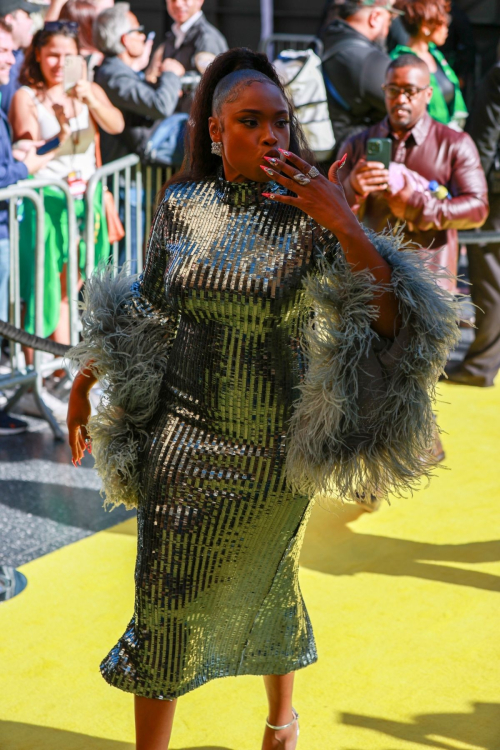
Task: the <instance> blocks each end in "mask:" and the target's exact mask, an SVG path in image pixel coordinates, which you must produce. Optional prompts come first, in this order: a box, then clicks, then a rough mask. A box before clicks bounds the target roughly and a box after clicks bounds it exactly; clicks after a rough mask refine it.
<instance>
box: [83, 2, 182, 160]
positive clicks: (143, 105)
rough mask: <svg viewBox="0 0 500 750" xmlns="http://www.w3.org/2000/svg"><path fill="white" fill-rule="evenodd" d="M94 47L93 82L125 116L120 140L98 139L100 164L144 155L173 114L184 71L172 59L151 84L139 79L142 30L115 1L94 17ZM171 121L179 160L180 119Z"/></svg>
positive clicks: (126, 7)
mask: <svg viewBox="0 0 500 750" xmlns="http://www.w3.org/2000/svg"><path fill="white" fill-rule="evenodd" d="M94 39H95V43H96V47H97V49H99V50H100V51H101V52H102V53H103V54H104V60H103V63H102V65H100V66H99V68H97V69H96V72H95V80H96V82H97V83H98V84H99V85H100V86H102V88H103V89H104V91H105V92H106V94H107V95H108V96H109V98H110V100H111V102H112V103H113V104H114V105H115V107H118V109H120V110H121V111H122V113H123V115H124V118H125V129H124V131H123V133H122V134H121V135H120V136H119V137H116V136H113V137H112V138H109V137H108V138H107V137H106V136H105V135H103V138H102V142H101V147H102V155H103V161H104V162H109V161H113V160H114V159H118V158H120V157H121V156H125V155H126V154H129V153H130V152H135V153H137V154H138V155H139V156H140V157H141V158H147V156H148V144H149V142H150V139H151V136H152V134H153V132H154V130H155V127H158V125H159V124H160V123H161V122H163V121H164V120H165V119H166V118H169V117H170V116H171V115H172V114H173V113H174V111H175V108H176V106H177V102H178V99H179V92H180V90H181V80H180V79H181V76H183V75H184V73H185V68H184V66H183V65H181V63H180V62H178V61H177V60H170V59H169V60H164V62H163V63H162V66H161V74H160V77H159V78H158V81H157V82H156V83H150V82H149V81H146V80H144V78H142V77H141V76H140V74H139V73H138V72H137V71H136V70H135V62H136V61H137V59H138V58H141V57H142V56H143V53H144V47H145V45H146V35H145V34H144V27H143V26H141V25H140V24H139V21H138V20H137V18H136V16H135V15H134V14H133V13H132V12H131V10H130V5H129V4H128V3H122V2H120V3H117V4H116V5H114V6H113V7H112V8H108V9H107V10H105V11H103V12H102V13H100V14H99V16H98V17H97V19H96V21H95V26H94ZM171 122H172V130H173V132H172V133H171V134H170V135H171V141H170V143H172V144H173V148H172V149H171V161H172V163H175V162H176V161H179V163H180V161H182V143H183V137H184V124H185V118H182V120H180V121H179V120H178V116H176V118H175V119H174V120H172V121H171Z"/></svg>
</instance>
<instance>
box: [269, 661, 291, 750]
mask: <svg viewBox="0 0 500 750" xmlns="http://www.w3.org/2000/svg"><path fill="white" fill-rule="evenodd" d="M294 676H295V673H294V672H289V673H288V674H284V675H276V674H272V675H265V676H264V685H265V686H266V692H267V700H268V703H269V712H268V721H269V723H270V724H273V725H274V726H275V727H281V726H283V725H284V724H288V723H289V722H290V721H292V719H293V713H292V694H293V679H294ZM296 745H297V722H294V723H293V724H292V725H291V726H290V727H288V729H280V730H275V729H270V728H269V727H268V726H266V731H265V732H264V739H263V741H262V750H294V748H295V747H296Z"/></svg>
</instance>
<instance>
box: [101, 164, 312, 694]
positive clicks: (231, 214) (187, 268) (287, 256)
mask: <svg viewBox="0 0 500 750" xmlns="http://www.w3.org/2000/svg"><path fill="white" fill-rule="evenodd" d="M274 189H275V190H279V186H275V188H274ZM313 234H314V225H313V222H312V221H311V220H310V219H309V218H308V217H307V216H306V215H305V214H303V213H302V212H300V211H298V210H297V209H295V208H292V207H289V206H284V205H282V204H278V203H273V202H271V201H269V200H264V199H263V198H262V197H260V194H259V187H258V185H252V184H249V185H238V184H235V183H227V182H225V181H224V180H222V179H220V178H219V179H216V180H212V181H207V182H202V183H196V184H194V183H187V184H180V185H176V186H173V187H172V188H170V189H169V191H168V193H167V196H166V199H165V202H164V203H163V204H162V206H161V208H160V210H159V212H158V214H157V216H156V219H155V222H154V226H153V230H152V234H151V238H150V243H149V248H148V255H147V259H146V265H145V270H144V273H143V276H142V278H141V279H140V281H139V282H138V284H137V285H136V288H135V290H134V295H133V302H132V305H131V314H134V315H137V316H141V315H146V316H147V315H154V316H158V317H161V316H163V317H164V319H165V349H166V351H168V359H167V365H166V369H165V373H164V377H163V381H162V387H161V393H160V398H159V400H158V403H157V408H156V410H155V413H154V416H153V417H152V419H151V421H150V424H149V428H148V433H149V435H148V439H147V442H146V444H145V445H144V447H143V449H142V450H141V453H140V466H139V471H140V481H141V485H142V487H141V489H142V492H141V495H142V499H141V502H140V504H139V508H138V556H137V565H136V573H135V581H136V598H135V612H134V617H133V619H132V620H131V622H130V624H129V625H128V627H127V629H126V632H125V634H124V635H123V637H122V638H120V640H119V642H118V644H117V645H116V646H115V647H114V648H113V649H112V650H111V652H110V653H109V655H108V656H107V657H106V658H105V659H104V661H103V663H102V665H101V672H102V674H103V676H104V678H105V679H106V680H107V681H108V682H109V683H110V684H112V685H114V686H116V687H118V688H120V689H122V690H125V691H129V692H132V693H135V694H137V695H141V696H145V697H149V698H160V699H161V698H163V699H173V698H176V697H178V696H180V695H182V694H184V693H186V692H188V691H190V690H192V689H194V688H196V687H198V686H200V685H202V684H204V683H206V682H208V681H209V680H212V679H214V678H217V677H225V676H231V675H232V676H235V675H242V674H253V675H264V674H285V673H288V672H291V671H294V670H297V669H300V668H301V667H305V666H307V665H309V664H311V663H313V662H314V661H316V659H317V655H316V648H315V642H314V637H313V632H312V628H311V624H310V621H309V617H308V614H307V610H306V607H305V605H304V601H303V598H302V595H301V591H300V586H299V580H298V558H299V552H300V548H301V544H302V538H303V535H304V531H305V526H306V523H307V519H308V515H309V513H310V509H311V500H310V499H309V498H308V497H306V496H304V495H300V494H293V493H292V492H291V491H290V489H288V488H287V484H286V478H285V471H284V468H285V452H286V434H287V428H288V423H289V419H290V416H291V413H292V408H293V402H294V400H295V399H296V398H297V395H298V392H297V388H296V386H297V385H298V384H299V383H300V381H301V378H302V375H303V373H302V370H303V367H304V363H303V357H302V356H301V347H300V335H301V333H300V332H301V329H302V327H303V325H304V322H305V319H306V317H307V316H308V315H310V309H309V308H308V307H307V305H306V304H305V301H304V290H303V286H302V282H303V278H304V275H305V274H307V273H308V271H310V269H311V267H312V264H313V263H314V257H313V256H314V253H313V245H314V237H313Z"/></svg>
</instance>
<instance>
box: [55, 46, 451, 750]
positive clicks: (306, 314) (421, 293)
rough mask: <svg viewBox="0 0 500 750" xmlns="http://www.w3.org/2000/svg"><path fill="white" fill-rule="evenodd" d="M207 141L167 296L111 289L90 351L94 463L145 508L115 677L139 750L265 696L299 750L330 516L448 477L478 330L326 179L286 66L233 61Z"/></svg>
mask: <svg viewBox="0 0 500 750" xmlns="http://www.w3.org/2000/svg"><path fill="white" fill-rule="evenodd" d="M191 122H192V124H191V132H190V141H191V144H192V148H191V151H190V154H189V161H188V163H187V164H185V166H184V170H183V172H182V173H181V174H180V175H179V176H177V177H176V178H174V179H173V180H172V181H171V182H170V184H169V185H168V186H167V189H166V192H165V197H164V201H163V202H162V204H161V206H160V208H159V210H158V212H157V214H156V217H155V220H154V223H153V227H152V230H151V236H150V240H149V244H148V252H147V258H146V264H145V268H144V272H143V274H142V275H141V277H140V278H139V279H132V281H131V279H130V277H126V276H124V275H121V274H120V275H118V276H117V277H113V275H112V274H111V273H110V272H108V273H102V274H100V275H95V276H94V277H93V278H92V279H90V280H89V282H88V283H87V288H86V309H85V312H84V316H83V341H82V342H81V344H79V345H78V346H77V347H76V348H75V349H73V351H72V357H73V359H74V360H75V361H77V362H78V364H79V366H80V372H79V374H78V375H77V377H76V379H75V382H74V385H73V389H72V393H71V398H70V405H69V413H68V427H69V435H70V444H71V448H72V454H73V462H74V463H75V464H76V463H78V462H79V461H80V460H81V457H82V456H83V453H84V451H85V449H86V448H90V439H92V449H93V453H94V456H95V458H96V466H97V469H98V471H99V473H100V475H101V477H102V480H103V486H104V489H105V492H106V498H107V502H108V503H112V504H118V503H121V502H124V503H125V504H126V505H127V506H137V508H138V555H137V565H136V573H135V581H136V597H135V611H134V616H133V618H132V620H131V622H130V623H129V625H128V627H127V629H126V631H125V633H124V635H123V636H122V637H121V638H120V640H119V641H118V644H117V645H116V646H115V647H114V648H113V649H112V650H111V651H110V653H109V654H108V656H107V657H106V658H105V659H104V661H103V662H102V664H101V672H102V674H103V676H104V678H105V679H106V680H107V681H108V682H109V683H110V684H111V685H114V686H116V687H118V688H120V689H122V690H125V691H128V692H132V693H134V694H135V712H136V734H137V748H138V749H139V750H160V749H161V750H164V749H165V748H167V747H168V743H169V739H170V734H171V729H172V722H173V717H174V711H175V706H176V701H177V698H178V697H179V696H181V695H183V694H185V693H187V692H188V691H190V690H193V689H194V688H196V687H198V686H200V685H202V684H204V683H206V682H208V681H209V680H212V679H215V678H218V677H227V676H236V675H240V674H259V675H263V676H264V683H265V687H266V691H267V697H268V702H269V713H268V719H267V722H266V727H265V733H264V739H263V744H262V748H263V750H272V749H274V748H285V749H286V750H293V748H295V746H296V743H297V736H298V722H297V714H296V712H295V711H294V709H293V708H292V688H293V680H294V672H295V671H296V670H298V669H301V668H302V667H305V666H307V665H309V664H311V663H313V662H314V661H316V659H317V655H316V646H315V642H314V637H313V632H312V628H311V623H310V621H309V617H308V614H307V610H306V608H305V604H304V601H303V598H302V595H301V592H300V587H299V582H298V558H299V552H300V547H301V544H302V539H303V535H304V531H305V526H306V523H307V519H308V517H309V514H310V511H311V506H312V501H311V497H312V494H313V493H314V491H315V490H316V489H325V488H326V487H327V486H328V487H329V488H330V489H331V488H332V482H333V488H334V489H335V491H336V493H337V495H338V496H339V497H342V498H345V499H356V498H358V499H359V498H360V497H361V498H363V497H365V498H367V501H369V498H370V492H371V491H372V490H373V491H374V490H375V489H376V490H377V492H379V493H382V494H384V493H386V492H387V491H388V490H389V489H394V488H396V489H397V488H401V487H403V488H404V487H408V486H409V485H410V484H411V482H412V481H413V480H414V479H416V478H417V477H418V476H420V475H421V474H422V473H423V472H425V471H426V469H427V468H428V466H427V463H428V462H427V459H425V458H424V456H425V455H427V454H426V447H427V444H430V441H431V439H432V410H431V400H430V392H431V391H432V387H433V384H434V383H435V381H436V380H437V377H438V375H439V372H440V371H441V368H442V366H443V365H444V362H445V361H446V353H447V349H448V346H449V345H450V344H451V343H452V342H453V340H454V336H455V335H456V334H455V329H456V326H455V320H454V314H453V311H452V309H451V306H450V305H449V302H448V300H447V298H446V292H444V291H442V290H440V289H439V288H438V287H437V286H436V285H435V283H434V282H433V280H432V279H430V278H429V275H428V272H426V270H425V268H423V267H422V264H421V263H420V261H419V259H418V256H417V254H416V253H411V252H407V253H401V252H399V246H398V239H397V238H394V237H392V236H391V237H386V236H376V235H372V236H369V235H367V234H366V233H365V232H364V231H363V230H362V228H361V227H360V225H359V224H358V222H357V220H356V218H355V217H354V215H353V214H352V213H351V211H350V209H349V207H348V205H347V203H346V201H345V199H344V195H343V192H342V188H341V186H340V184H339V182H338V179H337V171H338V169H339V168H340V167H341V162H336V163H335V164H334V165H333V168H332V170H331V173H330V180H328V179H326V178H325V177H323V176H322V175H320V174H318V173H317V172H316V171H315V170H314V169H313V170H311V167H312V161H311V157H310V154H309V153H308V151H307V149H306V148H305V147H304V142H303V140H302V137H301V134H300V130H299V127H298V125H297V123H296V121H295V119H294V117H293V114H292V110H291V106H290V104H289V103H288V100H287V99H286V96H285V94H284V91H283V88H282V86H281V84H280V82H279V80H278V78H277V76H276V73H275V71H274V69H273V67H272V66H271V64H270V63H269V62H268V61H267V59H266V58H264V57H263V56H260V55H256V54H254V53H252V52H250V51H249V50H231V51H229V52H227V53H224V54H223V55H220V56H219V57H218V58H216V60H215V61H214V63H213V64H212V65H211V66H210V68H209V69H208V70H207V73H206V74H205V76H204V78H203V81H202V83H201V85H200V87H199V89H198V93H197V97H196V100H195V103H194V107H193V111H192V117H191ZM214 144H215V145H214ZM304 176H305V179H304ZM297 178H298V179H297ZM338 243H340V244H338ZM313 310H314V315H312V311H313ZM367 378H368V381H367ZM97 379H99V380H101V381H103V382H104V384H105V387H106V394H107V398H106V400H105V401H104V402H103V403H102V404H101V407H100V409H99V413H98V414H97V416H95V417H93V418H92V419H90V421H89V417H90V407H89V402H88V392H89V390H90V387H91V386H92V385H93V384H94V383H95V382H96V380H97ZM299 387H300V390H299ZM285 468H286V471H285Z"/></svg>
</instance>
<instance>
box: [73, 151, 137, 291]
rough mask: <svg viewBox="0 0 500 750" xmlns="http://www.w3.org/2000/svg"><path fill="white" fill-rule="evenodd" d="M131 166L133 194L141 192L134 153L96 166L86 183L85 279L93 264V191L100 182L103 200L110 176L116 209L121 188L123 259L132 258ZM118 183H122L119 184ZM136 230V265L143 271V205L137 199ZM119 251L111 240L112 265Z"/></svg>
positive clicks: (116, 262) (94, 192) (116, 260)
mask: <svg viewBox="0 0 500 750" xmlns="http://www.w3.org/2000/svg"><path fill="white" fill-rule="evenodd" d="M132 167H135V190H136V196H140V195H142V169H141V163H140V159H139V157H138V156H137V155H136V154H129V155H128V156H124V157H123V158H121V159H116V161H112V162H109V164H104V165H103V166H102V167H99V169H96V171H95V172H94V174H93V175H92V177H91V178H90V180H89V181H88V183H87V190H86V192H85V208H86V214H85V215H86V219H85V244H86V247H87V251H86V252H87V257H86V268H85V271H86V275H87V278H88V277H89V275H90V274H91V273H92V271H93V269H94V266H95V237H94V222H95V208H94V201H95V194H96V190H97V187H98V185H99V183H101V184H102V188H103V191H102V200H103V201H104V191H105V190H107V189H108V179H109V180H111V179H112V194H113V198H114V201H115V206H116V207H117V209H118V208H119V205H120V189H121V190H122V191H124V200H123V201H122V204H123V207H124V211H123V215H124V221H123V226H124V229H125V237H124V242H125V260H126V261H130V260H131V255H132V253H131V250H132V237H131V226H132V221H131V202H130V192H131V187H132ZM120 183H121V184H120ZM135 219H136V232H135V243H136V248H137V267H138V270H142V261H143V259H142V248H143V231H142V206H141V204H140V201H139V200H137V199H136V216H135ZM118 252H119V243H118V242H114V243H113V247H112V253H113V265H114V266H115V267H117V266H118Z"/></svg>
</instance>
